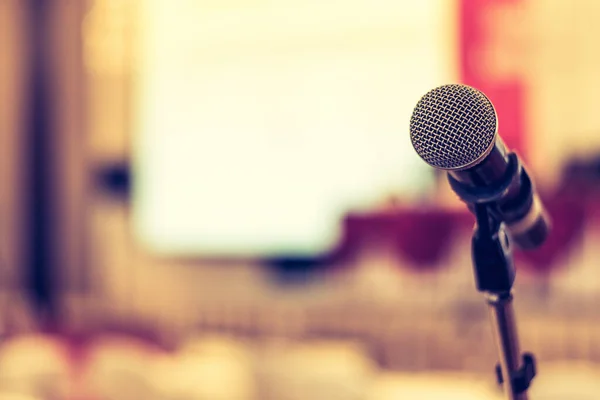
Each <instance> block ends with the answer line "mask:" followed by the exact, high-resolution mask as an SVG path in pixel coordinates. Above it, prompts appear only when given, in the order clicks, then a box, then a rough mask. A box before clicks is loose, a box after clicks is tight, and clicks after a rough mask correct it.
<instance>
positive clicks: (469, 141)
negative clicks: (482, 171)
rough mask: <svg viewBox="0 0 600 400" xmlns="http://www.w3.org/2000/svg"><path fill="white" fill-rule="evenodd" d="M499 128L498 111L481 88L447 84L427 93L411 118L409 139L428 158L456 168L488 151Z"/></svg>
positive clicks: (423, 157) (471, 162)
mask: <svg viewBox="0 0 600 400" xmlns="http://www.w3.org/2000/svg"><path fill="white" fill-rule="evenodd" d="M496 132H497V118H496V111H495V109H494V106H493V105H492V103H491V102H490V100H489V99H488V98H487V97H486V96H485V95H484V94H483V93H482V92H480V91H479V90H477V89H474V88H472V87H470V86H466V85H457V84H452V85H444V86H440V87H438V88H435V89H433V90H431V91H430V92H428V93H427V94H425V95H424V96H423V97H422V98H421V100H419V102H418V103H417V106H416V107H415V109H414V111H413V114H412V117H411V119H410V139H411V142H412V144H413V147H414V148H415V150H416V151H417V153H418V154H419V156H420V157H421V158H422V159H423V160H425V162H426V163H427V164H429V165H431V166H433V167H436V168H440V169H446V170H453V169H461V168H466V167H468V166H471V165H473V164H475V163H476V162H477V161H479V160H480V159H481V158H482V157H484V156H485V155H487V153H488V151H489V149H491V147H492V145H493V144H494V139H495V137H496Z"/></svg>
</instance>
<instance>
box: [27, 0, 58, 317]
mask: <svg viewBox="0 0 600 400" xmlns="http://www.w3.org/2000/svg"><path fill="white" fill-rule="evenodd" d="M27 1H28V5H29V7H28V8H29V9H28V16H29V21H28V22H29V24H28V29H29V40H30V44H29V48H30V57H29V60H30V62H29V65H28V67H29V80H28V86H27V87H28V88H29V95H28V96H27V98H28V100H29V101H28V103H27V104H26V110H25V113H26V115H27V118H26V122H27V124H28V126H27V131H26V132H27V138H26V141H25V149H26V155H25V157H26V160H27V162H28V174H27V175H26V176H27V178H28V179H27V180H28V181H27V182H26V187H27V190H26V193H27V195H26V199H27V200H26V201H27V202H28V203H27V206H26V213H27V218H28V223H27V234H28V237H27V240H26V241H25V246H26V249H25V260H26V265H25V271H24V272H25V283H26V285H27V288H28V289H29V292H30V294H31V297H32V301H33V304H34V306H35V307H36V308H37V311H39V312H40V313H41V315H40V316H41V317H43V320H47V319H49V320H51V321H55V318H56V317H57V315H56V312H55V311H56V310H55V292H54V284H53V283H54V282H55V280H56V276H55V273H56V268H55V265H54V263H55V260H56V257H55V254H54V246H53V245H52V237H51V234H50V232H51V226H52V224H53V223H55V222H56V221H52V218H51V216H52V215H53V213H52V210H53V204H52V200H53V196H52V192H51V191H52V187H53V178H54V177H53V174H52V170H53V163H52V160H51V157H52V154H51V146H50V143H51V140H52V139H53V136H54V135H53V133H54V132H52V128H53V126H54V125H53V124H52V121H51V115H52V113H51V109H50V107H51V106H52V101H51V94H50V93H49V87H50V86H49V81H48V79H49V76H50V75H49V67H50V62H49V54H50V51H52V46H51V43H50V39H49V37H48V19H49V14H50V13H49V10H50V7H51V6H52V4H53V3H54V0H27Z"/></svg>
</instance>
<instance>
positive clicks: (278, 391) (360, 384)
mask: <svg viewBox="0 0 600 400" xmlns="http://www.w3.org/2000/svg"><path fill="white" fill-rule="evenodd" d="M375 373H376V367H375V365H373V362H372V361H371V360H370V358H369V357H368V355H367V354H366V352H365V351H364V349H363V348H362V347H361V346H359V345H357V344H355V343H351V342H343V341H339V342H336V341H324V342H311V343H303V344H298V345H293V346H289V345H288V346H285V347H283V348H275V349H271V350H270V351H267V353H265V354H264V357H263V358H262V363H261V365H260V368H259V370H258V382H259V387H260V391H259V393H260V395H259V398H260V399H261V400H304V399H311V400H335V399H343V400H355V399H356V400H359V399H360V400H363V399H364V398H365V396H366V394H367V392H368V389H369V387H370V385H371V382H372V380H373V378H374V375H375Z"/></svg>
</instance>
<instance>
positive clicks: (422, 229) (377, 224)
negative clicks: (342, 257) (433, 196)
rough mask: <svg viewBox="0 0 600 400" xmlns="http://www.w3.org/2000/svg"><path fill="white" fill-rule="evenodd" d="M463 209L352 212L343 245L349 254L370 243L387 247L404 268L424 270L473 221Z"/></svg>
mask: <svg viewBox="0 0 600 400" xmlns="http://www.w3.org/2000/svg"><path fill="white" fill-rule="evenodd" d="M472 221H473V219H472V217H471V216H470V215H469V214H468V213H467V212H466V211H465V212H456V211H450V210H441V209H431V210H421V209H416V208H415V209H412V208H411V209H402V210H396V211H392V212H381V213H373V214H353V215H349V216H348V217H347V218H346V220H345V228H346V237H345V241H344V245H343V246H342V248H345V249H347V251H346V252H345V253H346V254H348V253H349V252H350V251H352V252H360V250H361V249H362V248H365V247H367V246H370V245H373V244H374V243H376V244H377V246H382V245H383V246H390V247H391V248H392V249H394V251H395V252H398V251H399V254H398V257H399V259H401V260H405V261H407V262H405V263H402V264H403V265H406V266H407V267H409V268H411V269H413V270H415V271H419V272H426V271H431V270H436V269H437V268H439V267H441V266H442V264H443V263H442V262H441V261H442V259H443V258H444V256H445V255H447V254H448V252H449V251H450V249H451V246H452V245H453V244H454V237H455V236H456V234H457V233H458V232H459V231H461V230H462V229H463V228H465V227H468V229H470V227H471V226H472V224H473V222H472Z"/></svg>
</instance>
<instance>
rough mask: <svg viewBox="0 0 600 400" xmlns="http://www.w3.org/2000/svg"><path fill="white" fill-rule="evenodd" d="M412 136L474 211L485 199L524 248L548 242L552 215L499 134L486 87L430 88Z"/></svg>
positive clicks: (413, 120)
mask: <svg viewBox="0 0 600 400" xmlns="http://www.w3.org/2000/svg"><path fill="white" fill-rule="evenodd" d="M410 139H411V142H412V145H413V147H414V149H415V150H416V152H417V154H418V155H419V156H420V157H421V158H422V159H423V160H424V161H425V162H426V163H427V164H429V165H431V166H432V167H434V168H437V169H440V170H444V171H447V173H448V181H449V183H450V186H451V187H452V189H453V190H454V192H455V193H456V194H457V195H458V197H459V198H460V199H461V200H462V201H463V202H464V203H466V204H467V206H468V207H469V210H470V211H471V212H473V213H474V212H475V211H474V209H475V204H486V205H487V206H488V209H489V212H490V215H491V216H492V217H494V218H496V219H497V221H498V222H503V223H504V225H505V227H506V230H507V231H508V233H509V235H510V236H511V238H512V239H513V241H514V242H515V244H516V245H517V246H518V247H520V248H521V249H533V248H536V247H539V246H540V245H542V244H543V243H544V241H545V240H546V238H547V237H548V235H549V233H550V219H549V217H548V215H547V213H546V211H545V209H544V206H543V205H542V203H541V201H540V198H539V196H538V194H537V192H536V190H535V187H534V184H533V181H532V180H531V178H530V177H529V175H528V173H527V171H526V169H525V167H524V166H523V164H522V162H521V160H520V159H519V157H518V156H517V154H516V153H514V152H510V151H509V150H508V149H507V148H506V146H505V145H504V142H503V141H502V139H501V138H500V136H499V135H498V118H497V115H496V110H495V108H494V106H493V104H492V102H491V101H490V100H489V99H488V98H487V97H486V96H485V95H484V94H483V93H482V92H480V91H479V90H477V89H474V88H472V87H470V86H466V85H458V84H451V85H444V86H440V87H437V88H435V89H433V90H431V91H429V92H428V93H426V94H425V95H424V96H423V97H422V98H421V99H420V100H419V102H418V103H417V105H416V107H415V109H414V111H413V114H412V117H411V119H410Z"/></svg>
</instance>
